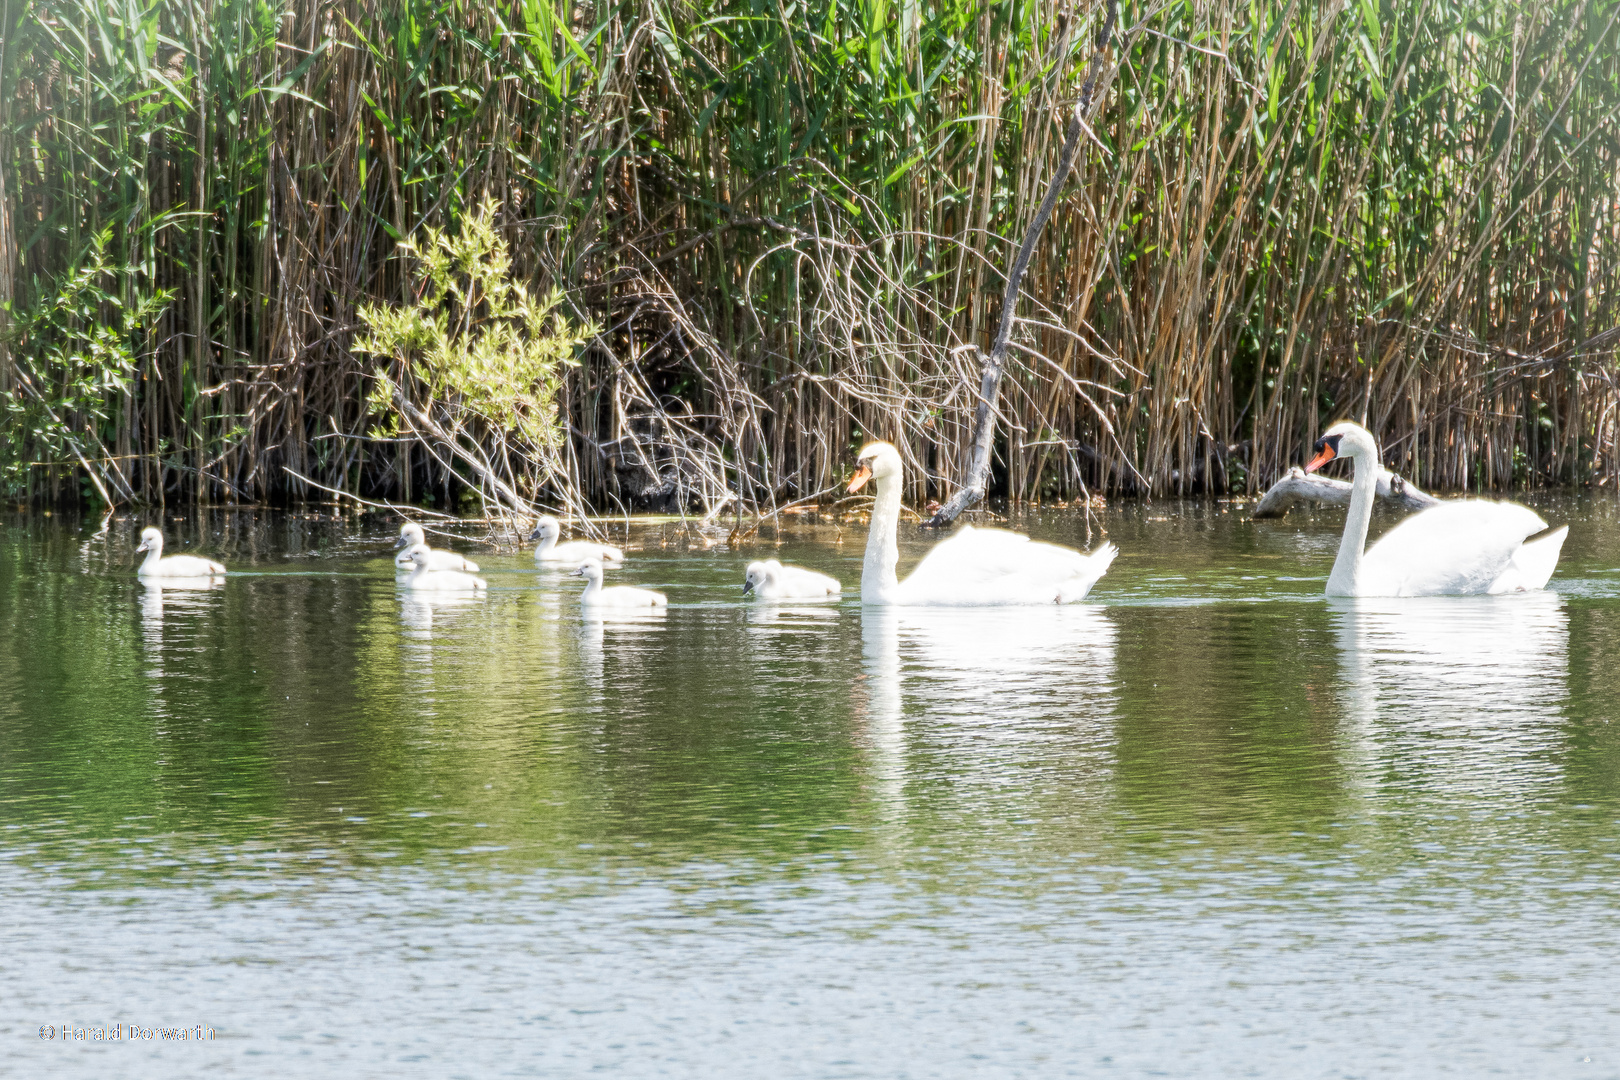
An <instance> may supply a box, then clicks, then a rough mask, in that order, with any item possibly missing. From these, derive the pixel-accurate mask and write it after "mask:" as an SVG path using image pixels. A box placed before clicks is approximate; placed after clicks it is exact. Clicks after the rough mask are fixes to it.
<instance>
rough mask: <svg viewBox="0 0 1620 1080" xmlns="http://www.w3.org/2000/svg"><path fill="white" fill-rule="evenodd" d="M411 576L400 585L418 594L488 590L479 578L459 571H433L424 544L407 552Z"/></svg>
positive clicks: (430, 553)
mask: <svg viewBox="0 0 1620 1080" xmlns="http://www.w3.org/2000/svg"><path fill="white" fill-rule="evenodd" d="M406 554H408V555H409V556H410V568H411V575H410V576H409V577H407V578H405V579H404V580H403V581H402V582H401V584H403V585H404V586H405V587H406V588H407V589H412V590H415V591H418V592H478V591H479V590H481V589H487V588H489V582H487V581H485V580H484V579H483V578H481V577H474V576H473V575H471V574H464V573H462V572H461V571H460V570H435V569H433V567H432V565H431V556H432V554H433V553H432V552H430V551H428V549H427V545H426V544H417V545H416V546H415V547H413V548H412V549H411V550H410V551H409V552H407V553H406Z"/></svg>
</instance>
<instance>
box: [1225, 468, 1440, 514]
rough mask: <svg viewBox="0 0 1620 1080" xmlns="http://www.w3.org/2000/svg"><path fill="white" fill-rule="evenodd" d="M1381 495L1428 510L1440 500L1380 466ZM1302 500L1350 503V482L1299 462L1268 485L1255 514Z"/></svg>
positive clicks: (1276, 510) (1281, 510)
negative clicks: (1318, 472) (1315, 471)
mask: <svg viewBox="0 0 1620 1080" xmlns="http://www.w3.org/2000/svg"><path fill="white" fill-rule="evenodd" d="M1378 497H1379V498H1380V499H1383V500H1385V501H1386V502H1389V503H1392V504H1393V505H1395V506H1399V507H1401V508H1402V509H1405V510H1424V509H1427V508H1428V507H1431V506H1433V505H1435V504H1436V503H1438V502H1439V501H1440V500H1439V499H1437V498H1435V497H1434V496H1433V495H1430V494H1429V493H1428V492H1426V491H1419V490H1418V489H1417V488H1416V487H1414V486H1413V485H1411V484H1409V483H1407V482H1406V481H1405V480H1403V479H1401V478H1400V477H1399V476H1396V475H1395V474H1394V473H1392V472H1390V471H1389V470H1388V469H1384V468H1380V469H1379V470H1378ZM1301 503H1322V504H1324V505H1327V506H1348V505H1350V485H1349V484H1348V483H1346V482H1345V481H1343V480H1330V479H1328V478H1327V477H1325V476H1316V475H1314V474H1312V473H1307V472H1306V471H1305V470H1304V469H1301V468H1299V467H1298V466H1295V467H1294V468H1292V469H1289V470H1288V472H1287V473H1286V474H1285V475H1284V476H1283V477H1282V479H1280V480H1278V481H1277V482H1276V483H1275V484H1272V485H1271V487H1269V488H1267V489H1266V493H1265V494H1264V495H1262V496H1261V497H1260V503H1259V505H1257V506H1256V507H1255V508H1254V513H1253V515H1251V516H1253V517H1255V518H1280V517H1282V516H1283V515H1284V514H1286V513H1288V511H1290V510H1292V509H1293V508H1294V507H1296V506H1298V505H1300V504H1301Z"/></svg>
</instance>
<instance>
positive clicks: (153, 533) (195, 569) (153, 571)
mask: <svg viewBox="0 0 1620 1080" xmlns="http://www.w3.org/2000/svg"><path fill="white" fill-rule="evenodd" d="M143 551H144V552H146V561H145V562H143V563H141V565H140V568H139V569H138V570H136V571H135V573H136V574H137V575H138V576H140V577H143V578H206V577H215V576H217V575H223V574H224V573H225V567H223V566H221V565H220V564H219V563H217V562H215V561H214V560H212V559H203V558H199V557H198V556H196V555H170V556H169V557H168V558H167V559H165V558H164V557H163V534H162V533H161V532H159V531H158V530H157V529H153V528H145V529H142V530H141V546H140V547H138V548H136V549H135V554H137V555H139V554H140V553H141V552H143Z"/></svg>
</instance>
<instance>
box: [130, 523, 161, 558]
mask: <svg viewBox="0 0 1620 1080" xmlns="http://www.w3.org/2000/svg"><path fill="white" fill-rule="evenodd" d="M162 550H163V532H162V531H161V530H159V529H154V528H152V527H151V526H150V525H148V526H147V527H146V528H144V529H142V530H141V546H140V547H138V548H136V549H135V553H136V554H137V555H139V554H140V553H141V552H143V551H162Z"/></svg>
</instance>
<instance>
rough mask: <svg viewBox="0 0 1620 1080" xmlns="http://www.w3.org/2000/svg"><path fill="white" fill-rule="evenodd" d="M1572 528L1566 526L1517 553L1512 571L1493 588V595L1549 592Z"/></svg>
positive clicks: (1538, 539) (1529, 543) (1535, 540)
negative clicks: (1549, 585) (1538, 591)
mask: <svg viewBox="0 0 1620 1080" xmlns="http://www.w3.org/2000/svg"><path fill="white" fill-rule="evenodd" d="M1568 536H1569V526H1568V525H1563V526H1560V527H1559V528H1556V529H1554V530H1553V531H1552V532H1550V533H1548V534H1547V535H1546V536H1541V537H1537V538H1536V539H1534V540H1529V541H1526V542H1525V543H1524V544H1523V545H1521V546H1520V548H1519V550H1517V551H1515V552H1514V553H1513V559H1512V561H1511V562H1509V564H1508V568H1507V569H1506V570H1504V571H1503V572H1502V576H1501V577H1498V578H1497V579H1496V580H1495V581H1494V582H1492V584H1491V592H1493V593H1505V592H1519V591H1533V590H1535V589H1545V588H1546V587H1547V582H1548V581H1550V580H1551V579H1552V576H1553V571H1554V570H1556V569H1557V568H1558V556H1559V555H1560V554H1561V553H1562V552H1563V550H1564V540H1565V538H1566V537H1568Z"/></svg>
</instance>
